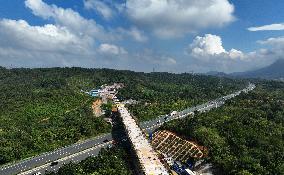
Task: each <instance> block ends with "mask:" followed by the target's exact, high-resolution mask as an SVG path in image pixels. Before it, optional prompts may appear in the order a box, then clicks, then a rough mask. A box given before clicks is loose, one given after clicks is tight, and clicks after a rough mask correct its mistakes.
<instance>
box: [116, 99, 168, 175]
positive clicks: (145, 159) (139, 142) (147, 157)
mask: <svg viewBox="0 0 284 175" xmlns="http://www.w3.org/2000/svg"><path fill="white" fill-rule="evenodd" d="M118 111H119V113H120V116H121V118H122V122H123V124H124V128H125V130H126V133H127V135H128V138H129V140H130V143H131V144H132V147H133V149H134V151H135V153H136V155H137V158H138V161H139V163H140V169H141V171H142V173H143V174H146V175H168V174H169V173H168V171H167V169H166V168H165V167H164V165H163V164H162V163H161V162H160V160H159V158H158V155H157V153H156V152H155V151H154V149H153V148H152V146H151V145H150V143H149V142H148V140H147V139H146V137H145V135H144V134H143V132H142V130H141V129H140V127H139V126H138V125H137V124H136V121H135V120H134V119H133V117H132V116H131V115H130V113H129V112H128V111H127V109H126V108H125V107H124V105H123V104H118Z"/></svg>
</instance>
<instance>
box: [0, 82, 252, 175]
mask: <svg viewBox="0 0 284 175" xmlns="http://www.w3.org/2000/svg"><path fill="white" fill-rule="evenodd" d="M254 88H255V85H254V84H249V86H248V87H247V88H245V89H243V90H241V91H237V92H235V93H233V94H230V95H227V96H224V97H221V98H217V99H215V100H212V101H209V102H207V103H204V104H202V105H198V106H195V107H191V108H188V109H185V110H183V111H180V112H177V114H176V115H163V116H159V117H158V118H156V119H153V120H150V121H146V122H142V123H140V124H139V125H140V127H141V128H142V129H145V131H147V132H153V131H154V130H155V129H157V128H159V127H160V126H161V125H162V124H163V123H165V122H169V121H171V120H175V119H180V118H184V117H187V116H189V115H192V114H193V112H194V111H199V112H206V111H209V110H211V109H213V108H217V107H220V106H222V105H223V104H224V103H225V101H226V100H229V99H231V98H234V97H235V96H237V95H239V94H240V93H241V92H248V91H250V90H253V89H254ZM112 140H113V138H112V135H111V133H108V134H104V135H101V136H98V137H95V138H92V139H89V140H86V141H82V142H80V143H76V144H73V145H70V146H67V147H64V148H60V149H58V150H55V151H52V152H48V153H44V154H41V155H39V156H36V157H34V158H30V159H26V160H23V161H20V162H18V163H15V164H12V165H6V166H4V167H1V169H0V175H12V174H19V173H22V174H29V175H30V174H34V173H36V172H41V173H42V172H45V170H48V171H50V170H52V171H55V170H57V169H58V168H59V167H60V166H61V165H62V164H64V163H65V164H66V163H68V162H70V161H72V162H79V161H81V160H84V159H85V158H86V157H88V156H92V155H93V156H95V155H97V154H98V153H99V151H100V150H101V148H103V147H107V146H109V145H111V141H112ZM106 142H107V144H106ZM86 150H89V151H86ZM53 161H58V164H57V165H55V166H50V163H51V162H53ZM29 170H30V171H29ZM42 174H44V173H42Z"/></svg>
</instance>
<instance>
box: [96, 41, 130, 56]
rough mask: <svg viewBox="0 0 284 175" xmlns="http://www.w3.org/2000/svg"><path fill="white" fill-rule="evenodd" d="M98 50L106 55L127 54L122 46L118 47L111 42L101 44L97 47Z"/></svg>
mask: <svg viewBox="0 0 284 175" xmlns="http://www.w3.org/2000/svg"><path fill="white" fill-rule="evenodd" d="M99 52H100V53H102V54H106V55H120V54H127V51H126V50H125V49H124V48H123V47H119V46H116V45H113V44H107V43H104V44H101V45H100V47H99Z"/></svg>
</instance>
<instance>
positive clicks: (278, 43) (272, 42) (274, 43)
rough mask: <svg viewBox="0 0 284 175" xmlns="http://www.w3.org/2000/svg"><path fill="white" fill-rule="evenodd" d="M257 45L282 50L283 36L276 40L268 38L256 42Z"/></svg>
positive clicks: (283, 46)
mask: <svg viewBox="0 0 284 175" xmlns="http://www.w3.org/2000/svg"><path fill="white" fill-rule="evenodd" d="M258 43H260V44H266V45H271V46H274V47H281V48H284V36H282V37H277V38H268V39H267V40H263V41H258Z"/></svg>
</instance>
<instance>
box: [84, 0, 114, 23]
mask: <svg viewBox="0 0 284 175" xmlns="http://www.w3.org/2000/svg"><path fill="white" fill-rule="evenodd" d="M84 7H85V8H86V9H89V10H95V11H96V12H98V13H99V14H101V15H102V16H103V17H104V18H105V19H107V20H110V19H111V18H113V15H114V14H113V9H111V8H110V7H109V5H108V4H106V3H105V2H104V1H101V0H84Z"/></svg>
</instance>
